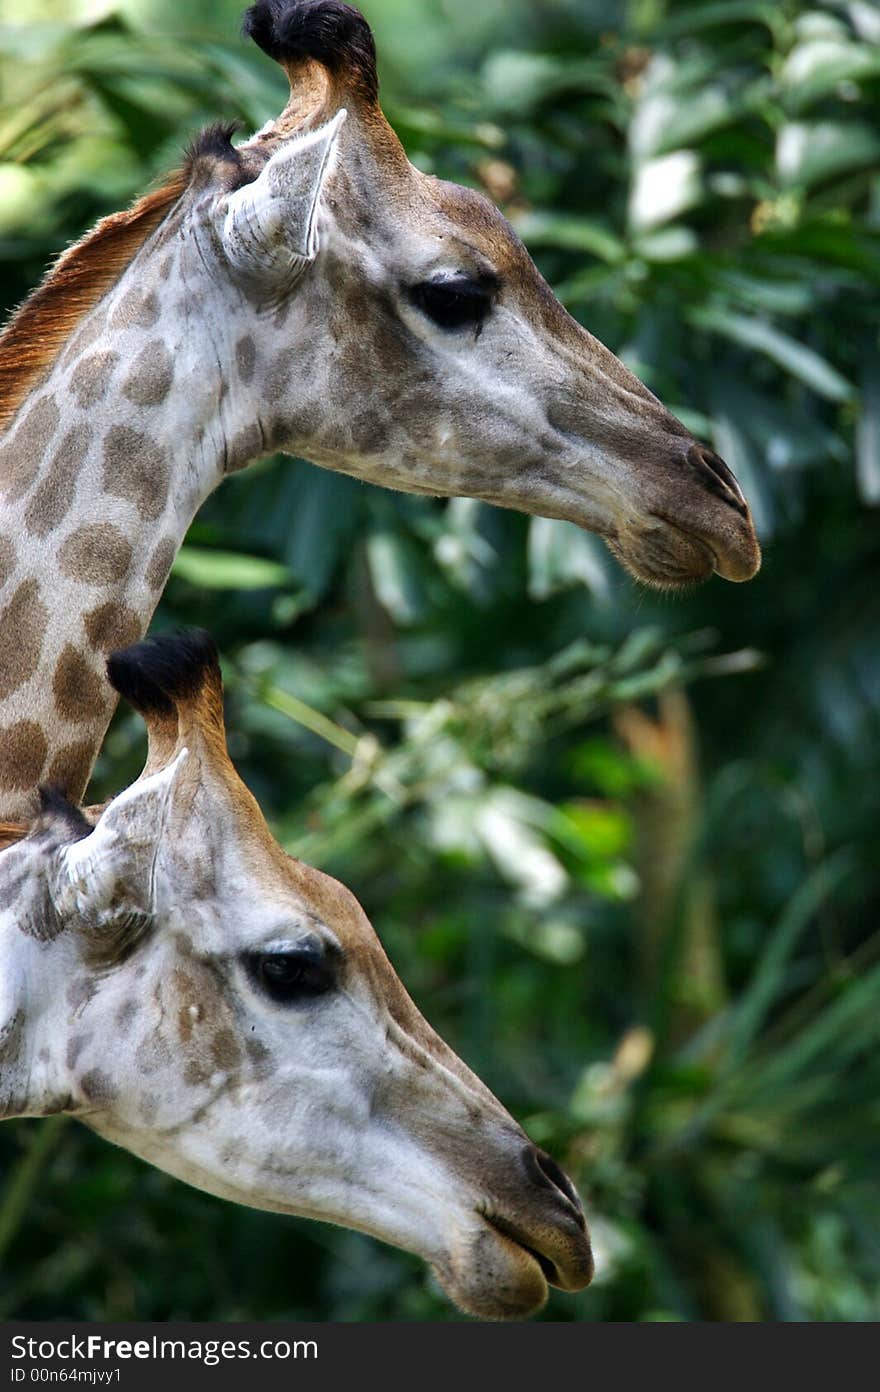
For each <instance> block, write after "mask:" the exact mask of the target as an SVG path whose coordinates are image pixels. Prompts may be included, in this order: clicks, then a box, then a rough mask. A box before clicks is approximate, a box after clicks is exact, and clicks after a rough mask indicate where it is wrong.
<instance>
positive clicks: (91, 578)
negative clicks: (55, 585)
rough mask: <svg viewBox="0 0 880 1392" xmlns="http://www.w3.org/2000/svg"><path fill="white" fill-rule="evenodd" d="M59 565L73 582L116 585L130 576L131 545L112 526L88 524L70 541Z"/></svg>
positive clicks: (117, 529) (64, 548)
mask: <svg viewBox="0 0 880 1392" xmlns="http://www.w3.org/2000/svg"><path fill="white" fill-rule="evenodd" d="M58 564H59V566H60V567H61V569H62V570H63V571H64V574H65V575H69V576H70V578H71V579H72V580H80V581H82V583H83V584H86V585H112V584H114V583H115V582H116V581H118V580H122V579H123V578H124V577H125V576H126V575H127V574H128V571H129V568H130V566H131V543H130V542H129V541H128V540H127V539H126V538H125V537H124V536H123V535H122V533H121V532H120V530H119V528H118V527H114V526H113V525H112V523H110V522H87V523H85V525H84V526H82V527H77V529H76V531H75V532H72V533H71V535H70V536H69V537H68V538H67V540H66V541H65V543H64V545H63V546H62V548H61V551H60V553H59V556H58Z"/></svg>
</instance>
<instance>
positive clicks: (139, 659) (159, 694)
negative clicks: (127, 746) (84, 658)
mask: <svg viewBox="0 0 880 1392" xmlns="http://www.w3.org/2000/svg"><path fill="white" fill-rule="evenodd" d="M107 676H108V678H109V679H110V684H111V686H113V687H114V688H115V690H116V691H118V692H119V694H120V696H122V697H124V698H125V700H126V701H128V703H129V705H130V706H133V707H134V709H135V710H136V711H138V713H139V714H140V715H143V716H170V715H172V714H173V713H174V712H175V710H176V708H177V707H178V706H179V705H180V704H181V703H182V702H188V701H192V700H193V699H194V698H195V697H197V696H198V695H199V694H200V693H201V692H202V691H203V689H204V688H205V686H206V685H207V686H212V687H218V686H219V685H220V661H219V658H218V655H217V647H216V645H215V643H214V640H213V638H212V637H211V635H210V634H209V633H206V632H205V630H204V629H198V628H193V629H188V630H187V631H186V632H182V633H173V634H162V635H160V636H158V637H155V638H144V639H143V640H142V641H141V642H140V643H133V644H132V645H131V647H128V648H122V649H121V650H120V651H118V652H114V653H111V655H110V657H109V658H108V660H107Z"/></svg>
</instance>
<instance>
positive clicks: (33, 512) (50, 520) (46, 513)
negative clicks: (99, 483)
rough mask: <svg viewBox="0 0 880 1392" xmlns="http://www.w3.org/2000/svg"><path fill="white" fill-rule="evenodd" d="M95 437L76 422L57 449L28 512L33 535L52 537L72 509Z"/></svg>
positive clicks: (85, 427) (29, 526)
mask: <svg viewBox="0 0 880 1392" xmlns="http://www.w3.org/2000/svg"><path fill="white" fill-rule="evenodd" d="M91 437H92V432H91V430H90V429H89V428H88V426H87V425H75V426H74V427H73V429H72V430H68V432H67V434H66V435H65V437H64V439H63V440H62V442H61V444H60V446H59V447H58V449H57V450H56V451H55V454H54V456H53V459H52V462H51V464H50V465H49V468H48V470H47V471H46V474H45V476H44V477H43V480H42V482H41V484H40V486H39V488H38V489H37V491H36V493H35V494H34V496H33V497H32V498H31V501H30V502H29V504H28V509H27V512H26V513H25V515H24V521H25V526H26V527H27V529H28V531H29V532H30V533H31V535H32V536H37V537H44V536H48V534H49V533H50V532H54V530H55V528H56V527H57V526H58V525H59V523H60V522H63V521H64V518H65V517H66V516H67V514H68V512H69V511H70V505H71V503H72V502H73V495H74V493H75V492H76V478H77V471H78V470H79V468H80V466H81V465H82V462H83V460H84V459H85V457H86V453H87V451H88V448H89V441H90V440H91Z"/></svg>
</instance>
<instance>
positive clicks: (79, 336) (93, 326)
mask: <svg viewBox="0 0 880 1392" xmlns="http://www.w3.org/2000/svg"><path fill="white" fill-rule="evenodd" d="M106 327H107V315H106V313H105V312H104V311H103V310H101V311H100V313H96V314H92V315H91V316H90V317H89V318H88V319H86V320H85V321H84V322H83V324H82V327H81V328H80V329H79V330H78V331H77V332H76V333H75V334H74V335H73V337H72V338H71V340H70V342H69V343H68V345H67V347H66V348H65V350H64V352H63V353H62V355H61V366H62V367H69V366H70V364H71V363H72V362H76V361H77V359H78V358H80V357H82V355H83V353H84V352H85V351H86V349H87V348H91V346H92V344H93V343H94V342H95V340H96V339H98V338H100V337H101V334H102V333H103V332H104V330H105V329H106Z"/></svg>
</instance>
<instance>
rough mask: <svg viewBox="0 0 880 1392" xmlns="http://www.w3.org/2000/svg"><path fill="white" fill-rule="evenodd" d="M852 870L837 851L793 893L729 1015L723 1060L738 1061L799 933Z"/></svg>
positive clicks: (760, 1020)
mask: <svg viewBox="0 0 880 1392" xmlns="http://www.w3.org/2000/svg"><path fill="white" fill-rule="evenodd" d="M851 870H852V857H851V856H850V855H849V854H841V855H838V856H836V857H832V858H830V859H829V860H826V861H824V862H823V863H822V864H821V865H820V866H819V867H818V868H817V869H816V870H815V871H814V872H813V874H812V875H811V876H809V878H808V879H807V880H805V881H804V883H803V885H802V886H801V888H800V889H799V891H798V892H797V894H795V896H794V898H793V899H792V900H791V903H790V904H789V905H788V907H787V908H786V910H785V912H784V913H783V915H782V917H781V918H780V920H779V922H778V923H777V925H776V927H775V928H774V930H773V932H772V934H771V935H770V937H769V939H768V940H767V944H766V946H765V948H764V951H763V953H762V954H761V957H760V960H759V962H758V964H757V967H756V968H755V971H754V973H753V975H752V979H751V981H750V983H749V985H748V987H747V988H746V990H745V992H744V993H743V995H742V996H741V997H740V1001H739V1004H738V1006H737V1009H736V1011H735V1013H734V1015H733V1019H732V1021H731V1026H730V1036H729V1044H728V1055H727V1061H728V1065H729V1066H730V1067H736V1066H737V1065H738V1064H740V1063H741V1062H742V1060H743V1059H744V1057H745V1054H746V1051H747V1050H748V1047H749V1045H750V1044H751V1042H752V1040H753V1039H754V1038H755V1036H756V1035H757V1033H758V1031H759V1029H760V1027H761V1025H762V1023H763V1021H764V1019H765V1018H766V1015H767V1013H768V1011H769V1009H770V1007H771V1005H772V1003H773V1001H774V1000H775V999H776V998H777V997H778V996H779V994H780V992H781V990H782V982H783V974H784V971H785V966H786V963H787V961H788V959H789V957H790V956H791V953H792V952H793V950H794V947H795V944H796V943H797V940H798V938H799V937H800V935H801V933H803V932H804V930H805V929H806V927H807V925H808V924H809V923H810V922H811V920H812V919H813V918H814V916H815V914H816V913H817V912H818V910H819V908H820V907H821V906H822V904H824V903H825V902H826V900H827V899H828V898H829V896H830V895H831V894H832V893H833V892H834V890H835V889H836V888H837V886H838V885H839V884H840V883H841V881H842V880H843V879H844V877H845V876H846V875H847V874H849V873H850V872H851Z"/></svg>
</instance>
